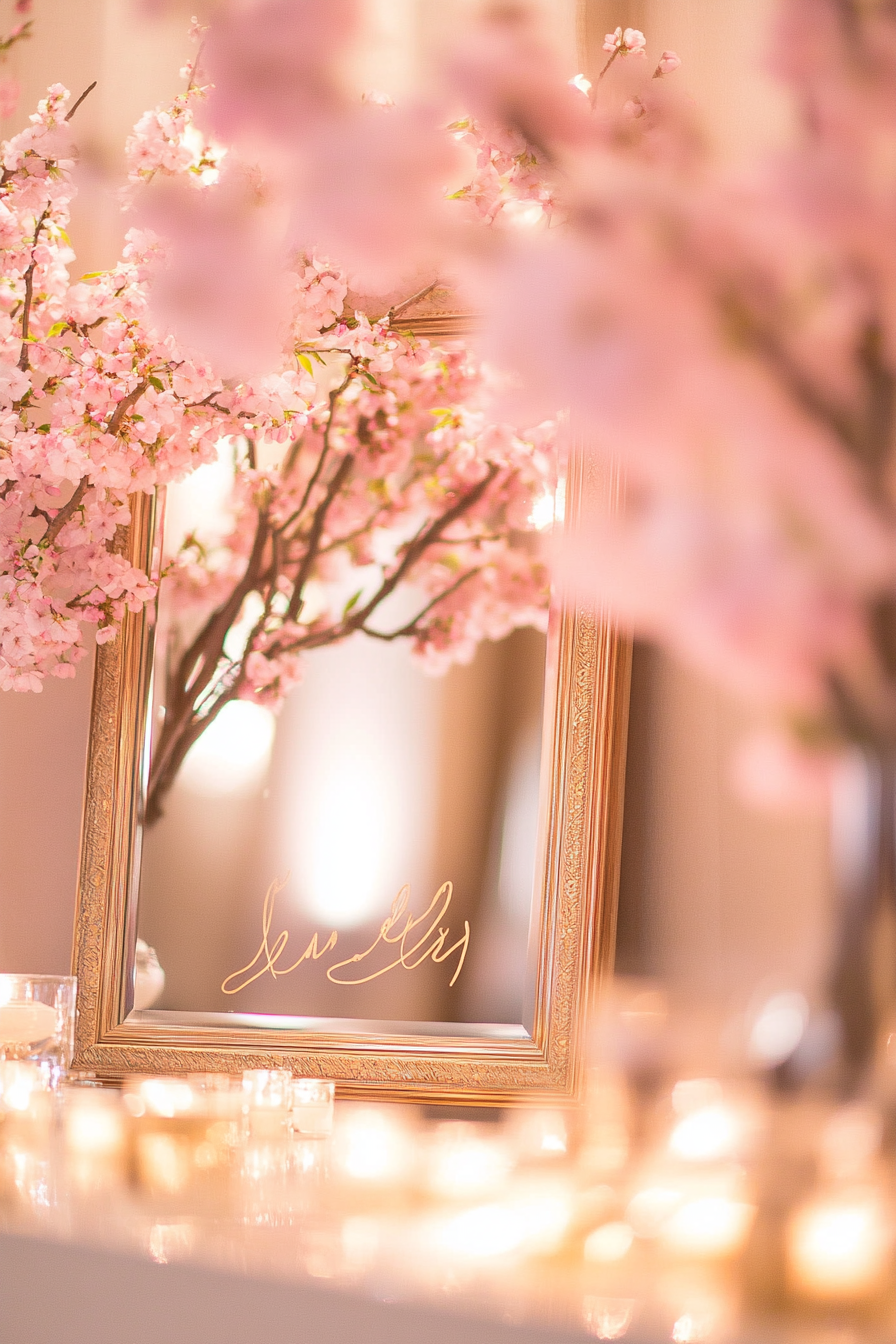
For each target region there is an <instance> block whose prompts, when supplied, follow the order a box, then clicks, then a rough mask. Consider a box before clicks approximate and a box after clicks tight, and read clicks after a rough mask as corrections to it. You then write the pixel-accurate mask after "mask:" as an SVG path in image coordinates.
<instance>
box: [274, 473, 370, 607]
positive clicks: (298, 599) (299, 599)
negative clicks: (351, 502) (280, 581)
mask: <svg viewBox="0 0 896 1344" xmlns="http://www.w3.org/2000/svg"><path fill="white" fill-rule="evenodd" d="M354 463H355V459H354V455H353V454H352V453H346V455H345V457H344V458H343V459H342V461H341V462H340V464H339V466H338V467H337V468H336V471H335V472H334V473H333V477H332V480H331V481H330V484H329V486H328V488H327V493H326V494H325V495H324V497H323V499H322V500H321V502H320V504H319V505H318V506H317V508H316V509H315V511H314V518H313V521H312V524H311V531H310V533H309V536H308V542H307V545H306V548H305V554H304V556H303V557H302V563H301V565H300V566H299V572H298V574H297V576H296V580H295V584H294V585H293V590H292V596H291V597H290V599H289V606H288V608H287V612H286V619H287V620H289V621H295V620H297V619H298V617H299V614H300V612H301V610H302V606H303V603H304V598H303V596H302V592H303V590H304V587H305V584H306V583H307V582H308V578H309V575H310V573H311V568H312V566H313V564H314V562H315V560H316V559H317V554H318V548H319V546H320V539H321V537H322V535H323V530H324V524H325V522H326V520H327V514H328V513H329V511H330V506H331V504H332V503H333V500H334V499H335V498H336V496H337V495H338V494H339V491H340V490H341V489H342V487H343V485H344V484H345V482H346V481H347V480H348V477H349V473H350V472H351V469H352V467H353V466H354Z"/></svg>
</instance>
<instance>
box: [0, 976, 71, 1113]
mask: <svg viewBox="0 0 896 1344" xmlns="http://www.w3.org/2000/svg"><path fill="white" fill-rule="evenodd" d="M76 983H77V982H76V980H75V977H74V976H72V975H0V1060H16V1061H28V1062H31V1063H34V1064H38V1065H39V1066H40V1068H41V1069H42V1071H43V1072H44V1073H45V1075H46V1078H47V1081H48V1083H49V1085H50V1086H51V1087H54V1088H55V1087H57V1086H58V1085H59V1082H60V1079H61V1078H62V1077H63V1075H64V1074H65V1072H66V1070H67V1069H68V1066H69V1064H70V1063H71V1060H72V1054H73V1052H74V1045H75V986H76Z"/></svg>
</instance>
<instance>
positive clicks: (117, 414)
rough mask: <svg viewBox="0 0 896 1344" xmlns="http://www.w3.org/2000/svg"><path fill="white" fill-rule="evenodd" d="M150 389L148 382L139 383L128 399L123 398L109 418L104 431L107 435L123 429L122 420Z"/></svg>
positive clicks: (128, 395)
mask: <svg viewBox="0 0 896 1344" xmlns="http://www.w3.org/2000/svg"><path fill="white" fill-rule="evenodd" d="M148 387H149V383H146V382H144V383H138V384H137V386H136V387H135V388H134V390H133V392H129V393H128V394H127V396H126V397H122V399H121V401H120V402H119V403H118V405H117V406H116V407H115V410H114V411H113V412H112V414H111V415H110V417H109V423H108V425H107V426H106V428H105V431H104V432H105V433H106V434H117V433H118V431H119V429H120V428H121V422H122V420H123V419H124V417H125V416H126V415H127V413H128V411H129V410H130V409H131V407H132V406H134V405H136V403H137V402H138V401H139V400H140V398H141V397H142V396H143V393H144V392H145V391H146V389H147V388H148Z"/></svg>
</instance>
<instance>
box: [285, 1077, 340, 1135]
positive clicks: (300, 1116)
mask: <svg viewBox="0 0 896 1344" xmlns="http://www.w3.org/2000/svg"><path fill="white" fill-rule="evenodd" d="M335 1093H336V1084H335V1083H330V1082H327V1081H326V1080H325V1079H323V1078H293V1079H292V1081H291V1082H290V1084H289V1127H290V1129H291V1130H292V1132H293V1134H298V1135H301V1137H302V1138H309V1139H310V1138H314V1139H322V1138H326V1137H327V1136H328V1135H329V1134H332V1132H333V1098H334V1096H335Z"/></svg>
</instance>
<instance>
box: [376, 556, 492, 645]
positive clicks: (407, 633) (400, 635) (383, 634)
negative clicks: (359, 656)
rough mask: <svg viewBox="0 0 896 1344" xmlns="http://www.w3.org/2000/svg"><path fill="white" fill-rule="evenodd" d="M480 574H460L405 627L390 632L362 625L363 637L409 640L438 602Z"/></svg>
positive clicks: (474, 572)
mask: <svg viewBox="0 0 896 1344" xmlns="http://www.w3.org/2000/svg"><path fill="white" fill-rule="evenodd" d="M481 573H482V568H481V567H480V568H478V569H468V570H467V571H466V573H464V574H461V576H460V578H458V579H455V580H454V582H453V583H452V584H450V585H449V586H448V587H447V588H446V589H445V590H444V592H441V593H438V594H437V595H436V596H435V597H434V598H433V599H432V601H431V602H427V604H426V606H425V607H424V608H423V610H422V611H418V613H417V615H416V616H415V617H414V619H413V620H412V621H408V623H407V625H403V626H402V627H401V629H400V630H391V631H383V630H372V629H371V628H370V626H369V625H362V626H361V627H360V628H361V630H362V631H363V633H364V634H365V635H370V637H371V638H372V639H385V640H393V639H409V638H411V637H412V636H413V635H416V634H419V633H420V629H421V626H420V622H421V621H422V620H423V618H424V617H425V616H428V615H429V613H430V612H431V611H432V610H433V608H434V607H437V606H438V605H439V603H440V602H444V601H445V598H446V597H451V595H452V593H456V592H457V590H458V589H459V588H462V587H463V585H464V584H465V583H466V582H467V581H468V579H472V578H474V577H475V576H476V575H477V574H481Z"/></svg>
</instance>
